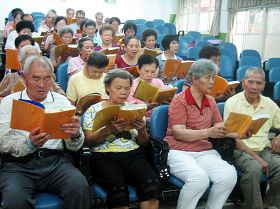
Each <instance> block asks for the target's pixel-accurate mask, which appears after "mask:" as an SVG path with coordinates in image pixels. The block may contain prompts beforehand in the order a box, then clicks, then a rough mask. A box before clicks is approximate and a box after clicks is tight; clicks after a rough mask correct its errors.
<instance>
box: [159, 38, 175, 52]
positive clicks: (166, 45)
mask: <svg viewBox="0 0 280 209" xmlns="http://www.w3.org/2000/svg"><path fill="white" fill-rule="evenodd" d="M172 41H177V42H179V37H178V36H177V35H166V36H164V37H163V39H162V42H161V45H162V47H163V49H164V50H168V49H169V45H170V43H171V42H172Z"/></svg>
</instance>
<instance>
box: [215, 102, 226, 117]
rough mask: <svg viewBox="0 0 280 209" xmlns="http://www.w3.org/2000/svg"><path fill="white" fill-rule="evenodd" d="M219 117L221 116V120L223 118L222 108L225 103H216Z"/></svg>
mask: <svg viewBox="0 0 280 209" xmlns="http://www.w3.org/2000/svg"><path fill="white" fill-rule="evenodd" d="M217 106H218V109H219V112H220V115H221V116H222V118H223V117H224V108H225V103H224V102H219V103H217Z"/></svg>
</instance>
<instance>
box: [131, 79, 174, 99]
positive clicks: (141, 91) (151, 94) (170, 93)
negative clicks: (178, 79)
mask: <svg viewBox="0 0 280 209" xmlns="http://www.w3.org/2000/svg"><path fill="white" fill-rule="evenodd" d="M176 91H177V88H176V87H173V88H170V87H166V88H158V87H156V86H154V85H152V84H149V83H147V82H145V81H143V80H140V81H139V83H138V86H137V87H136V89H135V92H134V94H133V96H134V97H135V98H137V99H140V100H142V101H144V102H147V103H155V102H157V103H159V104H160V103H163V102H169V101H170V100H171V99H172V98H173V97H174V95H175V93H176Z"/></svg>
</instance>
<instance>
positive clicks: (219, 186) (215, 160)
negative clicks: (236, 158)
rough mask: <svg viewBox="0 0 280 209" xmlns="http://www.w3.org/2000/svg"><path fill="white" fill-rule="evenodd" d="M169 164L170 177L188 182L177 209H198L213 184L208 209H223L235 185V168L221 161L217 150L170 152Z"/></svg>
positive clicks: (183, 189)
mask: <svg viewBox="0 0 280 209" xmlns="http://www.w3.org/2000/svg"><path fill="white" fill-rule="evenodd" d="M168 164H169V166H170V171H171V173H172V174H173V175H175V176H176V177H178V178H179V179H181V180H182V181H184V182H185V185H184V186H183V188H182V189H181V191H180V195H179V199H178V203H177V209H195V207H196V205H197V202H198V201H199V199H200V197H201V196H202V195H203V194H204V192H205V191H206V189H207V188H208V186H209V182H210V181H211V182H212V183H213V185H212V187H211V189H210V193H209V196H208V200H207V203H206V209H222V208H223V205H224V204H225V202H226V200H227V198H228V196H229V195H230V193H231V191H232V189H233V188H234V186H235V184H236V180H237V174H236V170H235V168H234V167H233V166H232V165H230V164H228V163H227V162H226V161H224V160H222V159H221V157H220V155H219V154H218V152H217V151H216V150H207V151H202V152H188V151H180V150H170V151H169V154H168Z"/></svg>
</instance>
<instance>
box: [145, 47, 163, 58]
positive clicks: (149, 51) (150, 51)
mask: <svg viewBox="0 0 280 209" xmlns="http://www.w3.org/2000/svg"><path fill="white" fill-rule="evenodd" d="M161 53H162V51H160V50H155V49H148V48H144V51H143V54H146V55H151V56H153V57H156V56H158V55H160V54H161Z"/></svg>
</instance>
